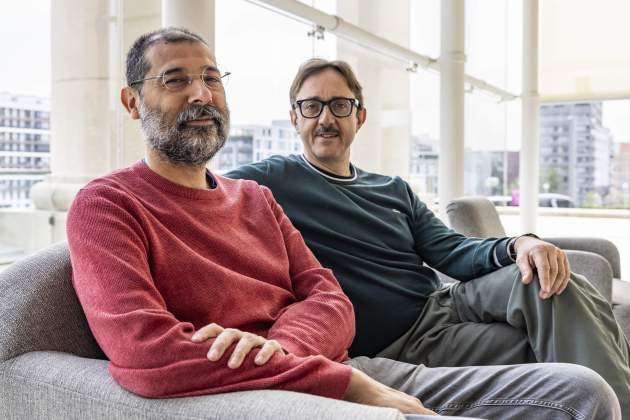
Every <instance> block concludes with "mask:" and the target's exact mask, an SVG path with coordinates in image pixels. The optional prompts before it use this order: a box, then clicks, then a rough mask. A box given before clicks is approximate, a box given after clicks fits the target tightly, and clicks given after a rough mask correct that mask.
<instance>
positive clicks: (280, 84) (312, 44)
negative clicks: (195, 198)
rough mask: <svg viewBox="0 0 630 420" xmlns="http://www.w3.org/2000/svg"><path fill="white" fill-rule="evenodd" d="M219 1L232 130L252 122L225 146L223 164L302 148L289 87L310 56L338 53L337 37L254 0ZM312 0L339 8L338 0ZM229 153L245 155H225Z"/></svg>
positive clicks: (220, 52) (219, 47)
mask: <svg viewBox="0 0 630 420" xmlns="http://www.w3.org/2000/svg"><path fill="white" fill-rule="evenodd" d="M215 4H216V24H217V26H216V40H217V41H216V55H217V60H218V61H219V65H220V66H221V67H222V68H224V69H226V70H228V71H230V72H232V75H231V76H230V81H229V85H228V86H227V88H226V90H227V96H228V103H229V104H230V110H231V119H232V132H233V134H232V136H234V135H235V134H234V133H236V132H241V133H242V131H243V129H244V128H246V127H247V128H248V129H247V130H245V131H246V133H245V134H241V135H240V136H239V137H238V138H239V142H238V143H235V144H234V148H235V150H232V149H231V148H226V149H224V150H222V151H220V152H219V154H218V159H217V162H218V168H217V170H218V171H219V172H224V171H227V170H230V169H232V168H233V167H236V166H238V165H240V164H244V163H249V162H252V161H256V160H260V159H265V158H267V157H269V156H271V155H274V154H285V155H286V154H290V153H296V152H298V153H299V152H300V151H301V142H300V140H299V138H298V137H297V135H296V134H295V131H294V130H293V129H292V127H291V125H290V122H289V109H290V105H289V87H290V85H291V82H292V80H293V77H294V76H295V73H296V72H297V70H298V67H299V65H300V64H301V63H302V62H304V61H305V60H307V59H309V58H312V57H323V58H327V59H334V58H335V56H336V42H335V37H334V36H332V35H330V34H326V36H325V37H324V38H323V39H320V37H318V36H317V34H311V35H310V36H309V32H311V31H312V30H313V29H312V28H311V27H310V26H309V25H305V24H304V23H303V22H299V21H296V20H294V19H292V18H289V17H287V16H285V15H281V14H278V13H275V12H273V11H270V10H267V9H265V8H262V7H259V6H256V5H253V4H251V3H248V2H244V1H218V2H216V3H215ZM308 4H309V5H313V6H314V7H317V8H320V9H322V10H324V11H326V12H328V13H334V7H335V2H334V1H330V0H329V1H316V2H308ZM245 52H246V53H245ZM283 52H286V53H283ZM282 136H286V138H283V137H282ZM261 140H262V141H261ZM287 141H288V143H287ZM282 142H284V144H282ZM289 144H290V146H288V145H289ZM283 146H284V147H283ZM228 153H235V155H239V156H240V157H239V158H238V159H227V158H222V157H221V155H223V154H228ZM237 162H238V164H237Z"/></svg>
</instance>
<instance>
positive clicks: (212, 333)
mask: <svg viewBox="0 0 630 420" xmlns="http://www.w3.org/2000/svg"><path fill="white" fill-rule="evenodd" d="M222 332H223V327H222V326H220V325H218V324H215V323H214V322H213V323H212V324H209V325H206V326H205V327H203V328H200V329H199V330H198V331H197V332H196V333H194V334H193V336H192V338H191V340H192V341H194V342H195V343H201V342H202V341H206V340H208V339H210V338H214V337H216V336H217V335H219V334H221V333H222Z"/></svg>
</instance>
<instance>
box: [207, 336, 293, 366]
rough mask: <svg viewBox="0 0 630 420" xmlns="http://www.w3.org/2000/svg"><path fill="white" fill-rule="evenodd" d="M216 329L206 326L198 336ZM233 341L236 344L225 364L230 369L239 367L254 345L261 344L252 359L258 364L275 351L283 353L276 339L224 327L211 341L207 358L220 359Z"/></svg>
mask: <svg viewBox="0 0 630 420" xmlns="http://www.w3.org/2000/svg"><path fill="white" fill-rule="evenodd" d="M204 328H206V327H204ZM199 331H201V330H199ZM216 331H218V329H217V328H213V329H211V328H208V330H207V331H204V333H202V334H200V336H201V337H205V334H213V333H216ZM200 340H201V339H200ZM234 343H236V346H235V347H234V350H233V351H232V354H231V355H230V358H229V360H228V364H227V365H228V367H229V368H230V369H237V368H239V367H240V366H241V365H242V364H243V361H244V360H245V358H246V357H247V355H248V354H249V353H250V352H251V351H252V349H253V348H254V347H261V346H262V348H261V350H260V351H259V352H258V354H257V355H256V359H255V360H254V362H255V363H256V364H257V365H259V366H261V365H264V364H265V363H267V362H268V361H269V360H270V359H271V357H272V356H273V355H274V354H275V353H281V354H284V352H283V350H282V346H280V343H278V342H277V341H276V340H266V339H265V338H263V337H261V336H259V335H256V334H252V333H247V332H243V331H240V330H237V329H235V328H226V329H224V330H223V331H222V332H221V333H219V334H218V336H217V338H216V340H214V343H212V346H211V347H210V350H209V351H208V359H209V360H211V361H213V362H216V361H217V360H219V359H221V358H222V357H223V355H224V354H225V352H226V350H227V349H228V348H229V347H230V346H231V345H232V344H234Z"/></svg>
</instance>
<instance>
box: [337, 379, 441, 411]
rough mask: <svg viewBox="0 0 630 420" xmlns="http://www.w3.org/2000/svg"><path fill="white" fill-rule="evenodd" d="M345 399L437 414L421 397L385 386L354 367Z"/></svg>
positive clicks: (401, 409)
mask: <svg viewBox="0 0 630 420" xmlns="http://www.w3.org/2000/svg"><path fill="white" fill-rule="evenodd" d="M343 399H344V400H346V401H351V402H355V403H359V404H367V405H375V406H379V407H390V408H396V409H398V410H400V411H402V412H403V413H405V414H425V415H430V416H437V414H436V413H435V412H433V411H431V410H429V409H427V408H424V406H423V405H422V403H421V402H420V400H419V399H417V398H415V397H412V396H411V395H407V394H405V393H404V392H401V391H397V390H395V389H392V388H390V387H388V386H385V385H383V384H381V383H380V382H377V381H375V380H374V379H372V378H370V377H369V376H367V375H366V374H365V373H363V372H361V371H359V370H357V369H354V368H353V369H352V376H351V378H350V384H349V385H348V389H347V390H346V394H345V395H344V397H343Z"/></svg>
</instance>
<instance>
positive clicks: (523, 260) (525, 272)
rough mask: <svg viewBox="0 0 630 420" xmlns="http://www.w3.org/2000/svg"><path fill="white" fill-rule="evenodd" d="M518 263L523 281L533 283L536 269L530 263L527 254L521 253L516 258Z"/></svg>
mask: <svg viewBox="0 0 630 420" xmlns="http://www.w3.org/2000/svg"><path fill="white" fill-rule="evenodd" d="M516 265H517V266H518V269H519V270H520V271H521V281H522V282H523V283H524V284H529V283H531V282H532V279H533V278H534V270H533V267H532V266H531V265H530V263H529V260H528V258H527V255H525V254H523V255H520V256H519V257H518V258H517V259H516Z"/></svg>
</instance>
